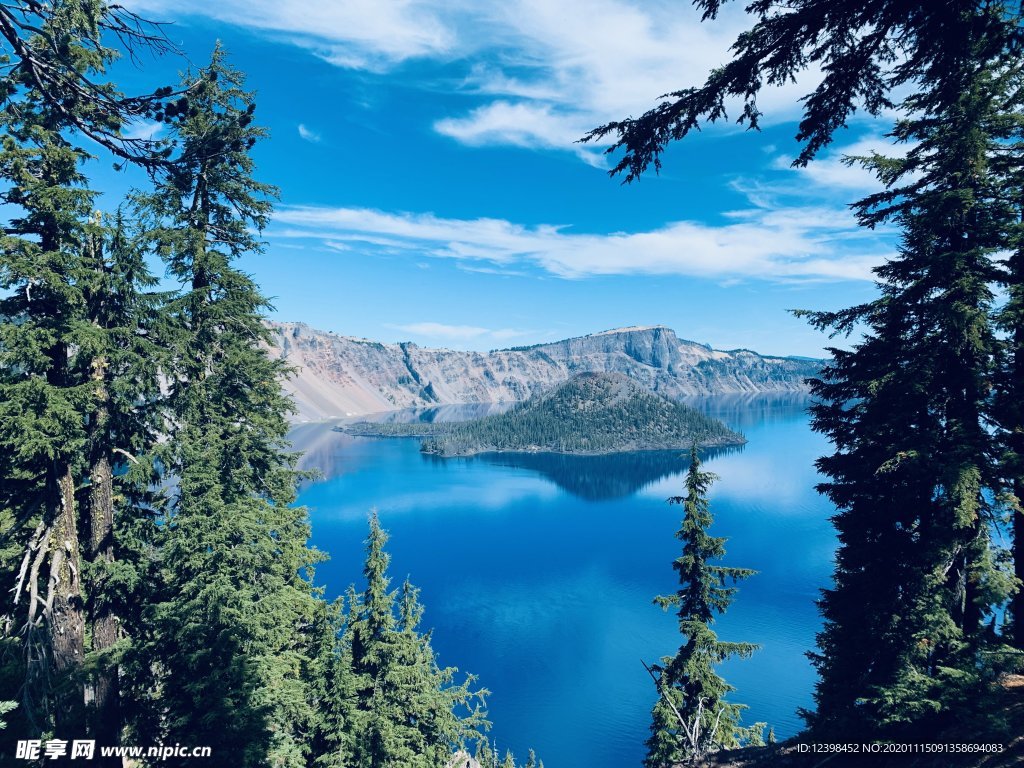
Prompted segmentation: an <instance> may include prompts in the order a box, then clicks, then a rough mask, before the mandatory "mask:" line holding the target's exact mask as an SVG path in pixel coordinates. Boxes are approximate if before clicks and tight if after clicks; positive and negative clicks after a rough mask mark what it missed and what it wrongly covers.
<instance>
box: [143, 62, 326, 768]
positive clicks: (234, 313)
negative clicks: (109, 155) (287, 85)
mask: <svg viewBox="0 0 1024 768" xmlns="http://www.w3.org/2000/svg"><path fill="white" fill-rule="evenodd" d="M185 82H186V83H188V82H196V83H197V84H196V85H194V86H193V87H192V89H191V93H190V97H191V98H190V102H189V107H188V112H187V114H186V115H185V116H184V117H182V119H181V120H180V121H179V123H178V126H177V133H178V140H179V142H180V145H181V152H182V161H181V162H180V163H179V164H178V165H176V166H175V168H174V169H173V172H172V173H170V174H168V175H167V176H166V177H165V178H163V179H161V181H160V183H159V184H158V185H157V187H156V190H155V191H154V192H153V193H152V194H149V195H145V196H142V197H140V205H142V206H144V207H145V209H146V210H147V212H148V216H149V237H150V238H151V240H152V242H153V244H154V248H155V250H156V252H157V253H158V254H159V255H160V256H161V257H163V258H164V260H165V261H166V263H167V268H168V272H169V273H170V274H171V275H172V276H174V277H176V278H178V279H179V280H181V281H182V283H183V284H184V290H183V292H182V293H181V295H180V296H179V297H177V298H176V299H175V300H174V301H173V302H171V304H170V306H169V311H170V316H171V321H172V322H173V324H174V325H175V327H176V336H175V340H174V345H173V348H174V356H175V359H174V362H173V365H172V367H171V368H170V369H169V370H168V374H169V378H170V395H169V409H170V416H171V422H172V423H173V424H174V431H173V433H172V436H171V439H170V440H169V441H168V442H167V444H166V446H165V451H164V452H163V455H162V457H161V460H162V463H163V464H164V466H165V467H166V470H167V472H168V474H169V475H171V476H173V477H175V478H176V480H177V488H176V492H175V494H174V497H173V504H172V505H171V507H170V509H169V512H168V514H167V517H166V520H165V521H164V523H163V526H162V530H161V532H162V542H161V558H162V562H163V570H162V594H161V596H160V600H159V603H158V604H157V605H156V606H155V607H154V609H153V610H152V613H151V619H152V622H151V629H152V631H151V633H150V635H149V638H148V644H147V647H146V649H145V652H146V653H147V654H150V658H151V662H152V664H153V665H154V669H155V670H156V671H157V677H156V682H157V684H158V686H159V690H160V697H159V700H158V701H157V702H155V704H156V705H157V706H158V708H159V709H158V712H157V713H156V714H155V716H153V715H151V716H149V717H148V718H146V717H140V719H139V727H140V728H149V727H157V728H158V731H159V732H158V733H154V734H143V735H146V736H148V737H149V739H150V740H152V741H154V742H161V743H162V742H172V743H173V742H180V743H191V744H204V745H209V746H211V747H212V748H213V750H214V751H215V752H216V753H217V754H222V755H227V754H231V755H233V756H234V757H233V760H235V761H236V763H235V764H237V765H240V766H250V765H252V766H256V765H266V764H273V765H279V766H299V765H302V764H304V761H305V755H304V750H305V746H304V745H303V734H305V733H307V732H308V731H310V730H311V729H312V725H313V720H314V719H315V718H314V713H313V712H312V709H311V701H310V696H309V691H307V689H306V685H305V682H304V681H303V679H302V673H303V671H304V670H307V669H309V666H310V663H311V661H310V654H311V653H312V643H313V642H314V639H313V638H311V637H309V636H308V635H309V628H310V627H312V626H313V623H314V619H315V614H316V599H315V595H314V593H313V590H312V588H311V585H310V582H309V576H310V571H311V567H312V565H313V563H314V562H315V561H316V560H317V559H318V557H317V555H316V554H315V553H314V552H312V551H311V550H309V549H307V546H306V540H307V538H308V535H309V528H308V524H307V521H306V515H305V511H304V510H303V509H300V508H295V507H293V506H292V502H293V501H294V499H295V487H296V482H297V480H298V478H299V474H298V473H297V472H296V470H295V457H294V456H293V455H291V454H289V453H288V452H287V450H286V442H285V435H286V432H287V429H288V424H287V421H286V414H287V413H288V412H289V411H290V409H291V404H290V401H289V400H288V399H287V398H286V396H285V395H284V394H283V393H282V391H281V388H280V379H281V377H282V376H283V375H284V373H285V369H284V368H283V366H282V364H281V363H279V362H275V361H272V360H271V359H270V358H269V357H268V355H267V353H266V350H265V348H264V347H263V346H261V345H262V344H264V343H265V342H266V341H267V331H266V329H265V327H264V325H263V323H262V318H261V315H260V313H261V311H263V310H264V309H265V308H266V306H267V302H266V300H265V299H264V298H263V296H262V295H261V294H260V293H259V291H258V289H257V288H256V286H255V285H254V283H253V282H252V280H251V279H250V278H249V277H248V276H247V275H246V274H244V273H243V272H241V271H239V270H238V269H237V268H236V267H235V266H234V264H233V262H234V260H235V259H237V258H238V257H240V256H242V255H244V254H246V253H251V252H254V251H257V250H259V248H260V244H259V241H258V240H257V239H256V237H257V235H256V234H254V232H258V231H259V230H260V229H262V227H263V225H264V223H265V221H266V217H267V215H268V214H269V211H270V203H269V201H268V199H267V198H268V196H269V195H271V194H272V193H273V189H272V188H271V187H269V186H267V185H265V184H262V183H260V182H257V181H255V180H254V179H253V178H252V173H253V170H254V164H253V161H252V158H251V157H250V155H249V150H250V149H251V148H252V146H253V145H254V144H255V142H256V141H257V140H258V139H259V138H260V137H262V136H263V135H264V134H265V131H264V130H263V129H261V128H258V127H256V126H255V125H253V123H252V115H253V112H254V109H255V105H254V102H253V100H252V97H251V95H250V94H248V93H246V92H245V91H244V90H243V89H242V76H241V75H240V74H239V73H238V72H237V71H235V70H233V69H231V68H230V67H229V66H228V65H227V64H226V63H225V61H224V54H223V52H222V51H221V50H220V48H219V47H218V49H217V50H216V51H215V52H214V54H213V58H212V60H211V63H210V65H209V66H208V67H207V68H205V69H204V70H202V71H201V72H200V73H199V76H198V78H196V79H192V78H189V77H186V81H185Z"/></svg>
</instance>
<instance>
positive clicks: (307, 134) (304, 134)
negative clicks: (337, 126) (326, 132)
mask: <svg viewBox="0 0 1024 768" xmlns="http://www.w3.org/2000/svg"><path fill="white" fill-rule="evenodd" d="M299 137H300V138H301V139H302V140H303V141H308V142H310V143H311V144H319V143H320V141H321V138H322V137H321V136H320V134H319V133H317V132H316V131H313V130H311V129H310V128H307V127H306V126H305V125H303V124H302V123H299Z"/></svg>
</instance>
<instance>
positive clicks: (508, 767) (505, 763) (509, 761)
mask: <svg viewBox="0 0 1024 768" xmlns="http://www.w3.org/2000/svg"><path fill="white" fill-rule="evenodd" d="M501 768H516V759H515V758H514V757H513V756H512V753H511V752H510V751H508V750H506V751H505V759H504V760H502V762H501Z"/></svg>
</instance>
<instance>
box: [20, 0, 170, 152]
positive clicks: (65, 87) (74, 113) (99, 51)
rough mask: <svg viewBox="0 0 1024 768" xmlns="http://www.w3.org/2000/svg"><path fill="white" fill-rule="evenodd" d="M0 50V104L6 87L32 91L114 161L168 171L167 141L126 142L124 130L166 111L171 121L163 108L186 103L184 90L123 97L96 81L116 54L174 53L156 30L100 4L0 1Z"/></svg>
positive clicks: (121, 9) (71, 0) (88, 0)
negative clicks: (3, 68) (2, 69)
mask: <svg viewBox="0 0 1024 768" xmlns="http://www.w3.org/2000/svg"><path fill="white" fill-rule="evenodd" d="M111 42H113V43H114V45H115V46H116V48H115V47H111V45H110V43H111ZM0 46H2V55H3V61H4V64H9V65H10V69H9V70H8V71H9V74H8V77H7V78H5V80H6V82H5V83H4V85H3V86H0V101H6V100H7V99H10V98H11V97H12V96H15V95H16V93H17V89H16V87H12V85H11V83H19V84H21V85H24V86H25V87H28V88H31V89H32V90H33V91H34V92H35V93H36V94H37V97H38V99H39V100H40V102H41V103H42V104H43V105H44V106H45V108H46V109H47V110H48V111H50V112H51V113H52V114H53V115H54V117H55V118H56V119H57V120H58V121H60V123H61V124H62V125H64V126H66V127H68V128H69V129H71V130H74V131H75V132H76V133H77V134H79V135H84V136H87V137H88V138H89V139H91V140H92V141H93V142H95V143H96V144H98V145H99V146H101V147H104V148H105V149H106V150H108V151H110V152H111V153H113V154H114V155H115V156H117V157H118V158H120V159H122V160H125V161H128V162H132V163H136V164H138V165H141V166H142V167H144V168H146V169H147V170H149V171H159V170H161V169H164V168H166V167H167V166H168V165H169V161H168V158H169V156H170V154H171V153H172V148H171V145H170V144H169V143H168V142H167V141H165V140H160V139H148V138H135V137H131V136H130V135H125V134H130V132H129V131H123V129H125V128H127V127H128V126H129V125H130V124H131V123H132V122H133V121H136V120H138V119H141V118H147V117H148V118H152V117H154V115H159V116H161V117H162V115H163V114H164V112H165V111H166V114H167V115H168V116H169V115H171V113H172V110H173V108H171V107H170V104H169V103H168V102H171V103H174V104H179V103H187V101H188V100H187V98H186V97H184V96H183V95H182V94H183V91H182V92H173V91H172V89H171V88H167V87H164V88H158V89H157V90H156V91H154V92H152V93H148V94H143V95H140V96H125V95H123V94H121V93H119V92H118V91H117V89H115V88H114V87H113V86H111V85H110V84H107V83H103V82H100V81H98V80H97V79H96V75H97V74H98V73H99V72H101V71H102V70H103V68H104V66H105V65H107V64H109V63H110V62H111V61H113V60H114V59H116V58H118V56H120V55H121V54H122V53H127V54H128V55H130V56H132V57H135V56H137V55H138V54H140V53H142V52H144V51H145V52H147V53H156V54H162V53H167V52H176V51H177V49H176V47H175V46H174V44H173V43H171V42H170V41H169V40H168V39H167V38H166V37H165V36H164V34H163V32H162V31H161V29H160V26H159V25H157V24H154V23H151V22H149V21H148V20H146V19H144V18H143V17H141V16H139V15H138V14H136V13H134V12H133V11H131V10H129V9H127V8H125V7H124V6H122V5H119V4H116V3H109V2H105V1H104V0H85V1H82V0H55V1H54V2H51V3H39V2H24V3H5V4H3V5H0ZM158 119H160V118H158Z"/></svg>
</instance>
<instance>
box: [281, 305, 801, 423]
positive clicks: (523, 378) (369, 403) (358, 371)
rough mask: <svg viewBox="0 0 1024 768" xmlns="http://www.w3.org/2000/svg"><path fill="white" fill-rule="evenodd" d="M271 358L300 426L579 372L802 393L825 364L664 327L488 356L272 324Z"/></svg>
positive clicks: (494, 395) (660, 389) (683, 385)
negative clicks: (715, 344) (289, 369)
mask: <svg viewBox="0 0 1024 768" xmlns="http://www.w3.org/2000/svg"><path fill="white" fill-rule="evenodd" d="M267 325H268V328H269V329H270V331H271V337H272V340H273V343H272V346H271V349H270V351H271V354H272V356H274V357H278V358H281V359H284V360H285V361H287V362H288V363H289V364H290V365H292V366H293V367H294V368H295V369H296V375H295V376H294V377H293V378H292V379H291V380H289V381H288V382H287V383H286V385H285V388H286V390H287V391H288V392H289V393H290V394H291V395H292V397H293V399H294V401H295V404H296V408H297V410H298V413H297V419H296V420H298V421H317V420H324V419H332V418H342V417H346V416H358V415H364V414H368V413H373V412H379V411H386V410H394V409H399V408H413V407H429V406H434V405H448V404H453V403H500V402H518V401H521V400H525V399H527V398H528V397H530V396H531V395H533V394H538V393H540V392H542V391H544V390H546V389H550V388H551V387H553V386H555V385H557V384H560V383H562V382H564V381H567V380H568V379H569V378H570V377H571V376H572V375H574V374H577V373H583V372H598V373H600V372H606V373H621V374H623V375H626V376H628V377H629V378H631V379H633V380H634V381H636V382H638V383H639V384H640V385H641V386H643V387H645V388H647V389H649V390H651V391H652V392H656V393H659V394H662V395H665V396H667V397H671V398H680V397H686V396H693V395H715V394H726V393H759V392H806V391H807V385H806V384H805V383H804V379H805V378H807V377H808V376H814V375H816V374H817V373H818V371H819V369H820V365H821V361H817V360H807V359H804V358H796V357H780V356H768V355H759V354H758V353H756V352H752V351H750V350H732V351H723V350H715V349H713V348H712V347H711V346H710V345H707V344H700V343H697V342H693V341H688V340H685V339H680V338H679V337H678V336H677V335H676V333H675V331H673V330H672V329H671V328H668V327H666V326H663V325H654V326H629V327H626V328H621V329H610V330H607V331H600V332H598V333H594V334H588V335H585V336H577V337H573V338H569V339H562V340H559V341H553V342H544V343H539V344H534V345H531V346H529V347H510V348H507V349H500V350H492V351H490V352H472V351H460V350H452V349H433V348H429V347H420V346H419V345H417V344H415V343H413V342H408V341H405V342H398V343H383V342H379V341H373V340H371V339H364V338H360V337H355V336H345V335H342V334H338V333H335V332H332V331H319V330H317V329H315V328H312V327H310V326H309V325H307V324H305V323H298V322H268V324H267Z"/></svg>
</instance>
